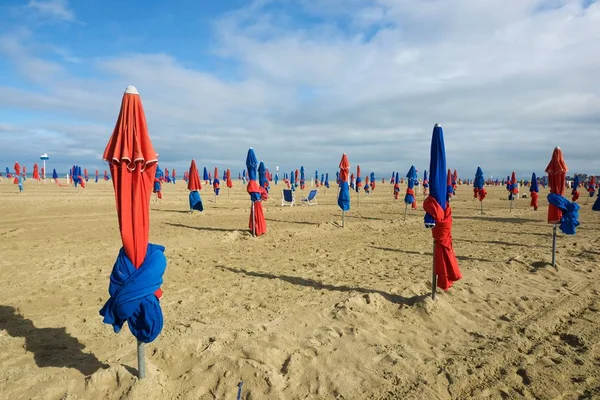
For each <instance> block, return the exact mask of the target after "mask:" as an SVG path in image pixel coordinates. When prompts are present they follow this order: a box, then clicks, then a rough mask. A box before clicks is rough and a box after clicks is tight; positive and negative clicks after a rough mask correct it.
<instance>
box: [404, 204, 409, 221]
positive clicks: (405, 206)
mask: <svg viewBox="0 0 600 400" xmlns="http://www.w3.org/2000/svg"><path fill="white" fill-rule="evenodd" d="M407 209H408V203H406V202H405V203H404V221H406V210H407Z"/></svg>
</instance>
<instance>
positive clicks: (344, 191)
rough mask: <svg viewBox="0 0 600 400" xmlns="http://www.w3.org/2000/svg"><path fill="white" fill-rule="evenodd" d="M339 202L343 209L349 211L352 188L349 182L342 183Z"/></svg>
mask: <svg viewBox="0 0 600 400" xmlns="http://www.w3.org/2000/svg"><path fill="white" fill-rule="evenodd" d="M337 203H338V206H340V208H341V209H342V211H348V210H349V209H350V189H349V185H348V182H342V183H341V184H340V194H339V196H338V201H337Z"/></svg>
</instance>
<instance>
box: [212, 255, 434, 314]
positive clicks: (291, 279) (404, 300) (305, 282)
mask: <svg viewBox="0 0 600 400" xmlns="http://www.w3.org/2000/svg"><path fill="white" fill-rule="evenodd" d="M217 268H221V269H222V270H224V271H229V272H233V273H235V274H242V275H245V276H252V277H256V278H265V279H279V280H282V281H285V282H288V283H291V284H292V285H298V286H305V287H311V288H313V289H319V290H329V291H334V292H359V293H365V294H369V293H377V294H380V295H381V296H383V297H384V298H385V299H387V300H388V301H390V302H392V303H394V304H402V305H406V306H414V305H415V304H417V303H419V302H422V301H423V300H425V299H426V298H427V297H430V296H431V293H427V294H422V295H418V296H413V297H404V296H400V295H397V294H391V293H387V292H383V291H381V290H377V289H365V288H361V287H355V286H345V285H344V286H336V285H331V284H327V283H322V282H318V281H315V280H313V279H307V278H301V277H299V276H289V275H275V274H269V273H266V272H257V271H247V270H245V269H238V268H232V267H226V266H224V265H219V266H218V267H217Z"/></svg>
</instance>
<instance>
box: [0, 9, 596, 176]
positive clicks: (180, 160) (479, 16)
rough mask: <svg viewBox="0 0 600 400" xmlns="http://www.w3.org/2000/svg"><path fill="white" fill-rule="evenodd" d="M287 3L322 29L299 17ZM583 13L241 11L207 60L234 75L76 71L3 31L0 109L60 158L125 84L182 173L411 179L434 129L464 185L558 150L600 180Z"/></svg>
mask: <svg viewBox="0 0 600 400" xmlns="http://www.w3.org/2000/svg"><path fill="white" fill-rule="evenodd" d="M290 3H295V4H296V6H300V7H303V10H304V12H306V13H307V14H309V15H310V16H311V17H312V18H313V19H314V20H316V21H321V22H318V23H311V24H307V23H305V22H304V21H299V20H298V19H297V16H294V15H291V14H290V13H289V12H288V9H287V6H288V5H289V4H290ZM581 4H582V3H581V2H580V1H573V0H571V1H565V2H564V5H563V6H562V7H558V8H556V7H555V8H553V7H550V5H543V4H541V2H540V1H533V0H523V1H519V2H510V3H509V4H507V2H506V1H499V0H493V1H492V0H490V1H486V2H479V1H477V0H447V1H435V0H431V1H420V2H415V1H411V0H393V1H392V0H349V1H345V2H340V1H334V0H298V1H292V0H285V1H282V2H274V1H261V2H255V3H253V4H252V6H250V7H248V8H244V9H241V10H237V11H235V12H231V13H228V14H227V15H225V16H223V17H222V18H220V19H219V20H218V21H215V24H214V29H215V37H214V43H215V44H214V51H215V54H217V55H219V56H221V57H223V58H224V59H225V60H228V61H230V62H232V63H234V64H235V65H237V70H236V77H235V79H224V78H222V77H220V76H221V74H216V73H211V72H210V71H204V70H202V71H201V70H195V69H190V68H187V67H184V66H183V65H184V60H178V59H176V58H174V57H173V56H172V55H169V54H168V51H167V49H165V53H162V54H130V55H126V56H123V55H114V54H105V55H103V56H104V57H102V58H99V59H97V60H89V59H88V60H86V59H79V58H77V61H79V62H80V63H79V64H77V68H85V69H86V70H87V71H88V73H87V74H86V75H87V76H89V75H93V74H90V73H89V72H94V73H95V74H96V75H97V76H98V78H95V79H91V78H80V77H78V76H77V74H76V73H70V71H71V68H73V66H72V63H69V62H68V61H66V60H65V61H66V62H63V63H59V62H57V61H51V60H48V59H46V58H44V56H43V55H41V54H39V53H38V52H37V51H36V47H35V46H31V45H30V43H32V42H33V41H34V40H35V37H33V36H29V37H28V36H23V37H17V38H15V37H13V36H9V37H6V36H5V37H4V38H2V39H0V51H1V52H2V54H4V55H5V56H7V57H8V58H9V59H10V60H12V61H13V63H14V65H15V69H16V70H18V71H20V72H21V74H22V75H23V76H24V77H26V78H27V79H29V80H30V81H32V82H34V83H35V84H36V85H37V86H36V87H35V89H24V88H20V87H11V86H7V85H4V86H0V105H1V106H2V107H4V108H15V109H21V110H33V111H43V112H45V113H52V114H54V115H61V116H62V118H63V120H62V121H61V122H60V123H56V121H52V122H49V121H48V120H47V119H44V118H39V119H37V120H31V121H29V122H28V124H27V126H26V127H23V126H17V127H15V129H16V130H18V129H22V130H25V131H31V130H35V129H46V130H51V131H53V132H56V134H57V135H59V136H58V137H60V138H61V139H60V141H62V143H67V145H66V146H68V147H69V148H70V149H74V150H71V152H70V154H69V155H68V157H71V158H77V154H78V152H77V149H80V150H81V152H80V153H79V154H81V155H82V156H81V159H79V160H73V161H68V163H73V162H79V163H82V164H84V163H85V160H84V159H83V158H84V157H83V155H84V154H88V152H90V151H92V150H93V151H95V152H96V153H98V154H101V152H102V150H103V148H104V145H105V143H106V141H107V140H108V136H109V135H110V133H111V131H112V126H113V124H114V120H115V119H116V117H117V114H118V107H119V104H120V97H121V94H122V90H123V88H124V87H125V86H127V85H129V84H134V85H136V86H137V87H138V89H139V90H140V93H141V95H142V100H143V103H144V107H145V110H146V113H147V118H148V122H149V127H150V130H151V134H152V137H153V140H154V142H155V146H156V147H157V149H158V151H159V153H160V157H161V162H163V163H164V164H165V165H166V166H167V167H172V166H175V167H176V168H177V169H178V170H180V171H183V169H184V168H185V167H187V165H188V163H189V159H190V158H192V157H194V158H196V159H197V160H198V161H199V163H200V165H203V163H206V164H207V166H210V163H214V162H217V161H218V162H220V163H221V165H219V167H221V168H223V167H231V168H233V169H234V171H235V170H236V168H239V169H241V168H243V160H244V159H245V152H246V150H247V148H248V147H249V146H253V147H254V148H255V149H256V151H257V154H258V156H259V158H261V159H264V160H265V161H266V162H267V164H268V165H273V166H274V165H280V166H281V169H282V170H283V171H287V170H289V169H292V168H293V167H294V168H295V167H297V166H299V165H300V164H301V163H303V164H304V165H305V167H306V168H307V170H309V171H310V170H313V172H314V169H315V168H318V169H319V170H320V171H323V172H327V171H328V172H330V173H332V174H333V173H334V172H335V169H336V166H337V164H338V162H339V158H340V156H341V153H342V152H344V151H345V152H348V154H349V156H350V161H351V163H352V164H353V165H356V164H357V163H360V164H361V166H362V167H363V170H364V171H371V170H376V171H377V172H380V173H381V174H382V175H384V176H386V177H387V176H388V175H389V172H391V170H392V169H398V170H401V171H404V170H408V168H409V167H410V165H411V164H415V165H417V167H418V169H419V170H421V171H422V170H423V169H426V168H427V167H428V155H429V140H430V134H431V129H432V127H433V124H434V123H436V122H440V123H442V125H443V126H444V128H445V131H446V140H447V152H448V162H449V166H451V167H452V168H457V169H458V170H459V172H461V173H463V174H464V175H465V176H470V175H472V174H474V172H475V168H476V167H477V165H481V166H482V167H483V168H484V171H485V172H486V174H488V175H489V174H493V175H506V174H507V173H508V172H510V171H512V170H513V169H516V170H518V171H519V172H520V173H522V174H523V176H526V175H529V174H530V173H531V172H532V171H536V172H537V173H538V174H541V173H542V170H543V168H544V167H545V166H546V164H547V162H548V159H549V158H550V156H551V152H552V149H553V147H554V146H555V145H557V144H559V145H561V147H562V148H563V151H564V152H565V157H566V160H567V163H568V164H569V166H570V167H571V168H570V169H571V171H573V172H575V171H586V172H588V171H589V172H596V173H600V163H599V162H597V161H595V150H594V148H593V146H587V145H586V144H587V143H592V142H593V141H594V140H595V138H596V137H597V135H598V122H600V119H599V117H598V115H600V114H599V113H600V87H599V86H598V85H594V84H592V82H595V81H596V80H597V71H598V70H599V68H600V52H598V51H597V49H596V47H597V43H599V42H600V28H599V27H600V7H599V6H598V5H597V4H592V5H591V6H589V7H588V8H587V9H584V8H583V7H582V5H581ZM319 18H320V19H319ZM338 20H344V21H346V22H347V23H345V24H341V25H340V24H337V22H336V21H338ZM56 48H62V47H60V44H56ZM65 55H68V56H71V53H69V52H65V53H63V54H62V56H63V57H64V58H65V59H66V58H67V57H66V56H65ZM44 76H51V77H52V79H46V78H40V77H44ZM73 119H75V120H77V121H78V122H77V123H71V122H69V121H71V120H73ZM0 136H4V134H3V133H2V132H1V131H0ZM18 140H19V139H14V138H12V137H11V139H9V141H10V142H15V143H17V142H18ZM48 145H50V144H48ZM56 147H57V149H58V150H57V151H60V150H59V149H60V148H61V146H56ZM63 147H64V146H63ZM11 148H12V149H14V151H15V152H18V151H19V150H18V149H20V148H23V147H22V146H21V145H19V144H15V145H14V146H13V147H11ZM40 151H41V150H40ZM3 158H8V159H12V158H13V157H12V155H3V154H0V161H1V159H3ZM93 167H95V165H94V166H93Z"/></svg>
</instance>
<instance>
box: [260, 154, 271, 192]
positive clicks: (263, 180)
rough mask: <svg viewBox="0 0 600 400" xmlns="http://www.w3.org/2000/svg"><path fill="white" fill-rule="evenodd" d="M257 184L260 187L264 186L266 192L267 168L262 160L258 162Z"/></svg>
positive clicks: (267, 189) (267, 187) (267, 182)
mask: <svg viewBox="0 0 600 400" xmlns="http://www.w3.org/2000/svg"><path fill="white" fill-rule="evenodd" d="M258 184H259V185H260V187H261V188H264V189H265V190H266V191H267V192H268V191H269V181H268V180H267V169H266V167H265V163H264V162H262V161H261V162H260V164H259V165H258Z"/></svg>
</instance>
